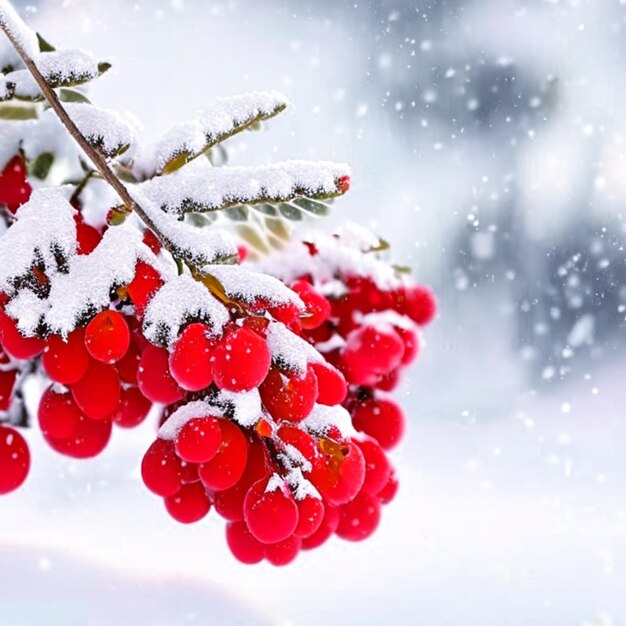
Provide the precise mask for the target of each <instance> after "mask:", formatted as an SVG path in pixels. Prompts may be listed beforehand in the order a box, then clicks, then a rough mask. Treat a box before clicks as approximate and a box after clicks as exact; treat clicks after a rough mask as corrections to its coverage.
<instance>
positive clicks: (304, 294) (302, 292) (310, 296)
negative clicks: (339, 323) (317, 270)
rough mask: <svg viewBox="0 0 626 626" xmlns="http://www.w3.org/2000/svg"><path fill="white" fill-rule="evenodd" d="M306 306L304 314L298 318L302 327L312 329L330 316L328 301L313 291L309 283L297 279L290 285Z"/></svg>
mask: <svg viewBox="0 0 626 626" xmlns="http://www.w3.org/2000/svg"><path fill="white" fill-rule="evenodd" d="M291 288H292V289H293V291H295V292H296V293H297V294H298V296H300V300H302V302H303V303H304V306H305V308H306V315H303V316H302V317H301V318H300V322H301V323H302V328H305V329H313V328H317V327H318V326H321V325H322V324H323V323H324V322H325V321H326V320H327V319H328V318H329V317H330V302H329V301H328V300H327V299H326V298H325V297H324V296H323V295H322V294H320V293H318V292H317V291H315V289H314V288H313V286H312V285H311V283H309V282H307V281H306V280H298V281H296V282H295V283H294V284H293V285H291Z"/></svg>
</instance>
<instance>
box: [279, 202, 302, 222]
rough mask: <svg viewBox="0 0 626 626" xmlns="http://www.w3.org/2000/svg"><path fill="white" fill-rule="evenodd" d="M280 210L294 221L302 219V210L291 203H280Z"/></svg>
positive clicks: (284, 215) (285, 216)
mask: <svg viewBox="0 0 626 626" xmlns="http://www.w3.org/2000/svg"><path fill="white" fill-rule="evenodd" d="M278 210H279V211H280V214H281V215H282V216H283V217H284V218H286V219H288V220H291V221H292V222H300V221H302V211H301V210H300V209H299V208H298V207H295V206H292V205H291V204H279V205H278Z"/></svg>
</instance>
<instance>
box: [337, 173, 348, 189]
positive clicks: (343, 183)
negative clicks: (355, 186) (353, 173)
mask: <svg viewBox="0 0 626 626" xmlns="http://www.w3.org/2000/svg"><path fill="white" fill-rule="evenodd" d="M336 185H337V188H338V189H339V191H341V193H346V192H347V191H348V189H350V177H349V176H340V177H339V178H338V179H337V181H336Z"/></svg>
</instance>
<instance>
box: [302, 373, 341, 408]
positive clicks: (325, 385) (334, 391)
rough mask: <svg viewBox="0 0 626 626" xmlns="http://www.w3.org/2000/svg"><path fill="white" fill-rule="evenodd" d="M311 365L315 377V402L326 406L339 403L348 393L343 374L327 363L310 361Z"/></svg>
mask: <svg viewBox="0 0 626 626" xmlns="http://www.w3.org/2000/svg"><path fill="white" fill-rule="evenodd" d="M311 367H312V368H313V371H314V372H315V376H316V378H317V389H318V393H317V402H319V404H325V405H327V406H334V405H335V404H341V403H342V402H343V401H344V400H345V399H346V394H347V393H348V385H347V384H346V379H345V378H344V376H343V374H342V373H341V372H340V371H339V370H338V369H336V368H334V367H333V366H332V365H329V364H327V363H312V364H311Z"/></svg>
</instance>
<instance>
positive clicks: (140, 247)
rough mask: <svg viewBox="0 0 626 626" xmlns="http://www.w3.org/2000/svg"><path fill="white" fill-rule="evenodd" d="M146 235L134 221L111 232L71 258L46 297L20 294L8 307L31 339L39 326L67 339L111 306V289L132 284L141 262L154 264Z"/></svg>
mask: <svg viewBox="0 0 626 626" xmlns="http://www.w3.org/2000/svg"><path fill="white" fill-rule="evenodd" d="M25 206H26V205H25ZM20 211H21V209H20ZM72 221H73V220H72ZM18 223H19V222H18ZM13 228H14V227H12V228H10V229H9V231H8V233H10V232H11V231H12V230H13ZM74 237H75V235H74ZM142 237H143V235H142V232H141V230H140V229H139V228H137V226H136V225H135V224H133V223H132V221H131V220H128V221H127V222H126V223H124V224H122V225H120V226H116V227H114V228H109V229H108V230H107V231H106V232H105V233H104V236H103V238H102V241H100V243H99V244H98V246H97V247H96V249H95V250H94V251H93V252H92V253H91V254H87V255H82V256H79V255H75V256H73V257H72V258H71V259H70V261H69V270H68V271H67V272H65V273H56V274H54V275H53V276H51V277H50V292H49V294H48V295H47V297H45V298H40V299H37V300H35V297H34V294H33V293H32V292H31V291H28V290H25V291H22V292H21V293H20V294H18V296H17V297H16V298H14V299H13V300H12V301H11V302H10V303H9V305H8V306H7V312H8V313H9V315H11V317H14V318H16V319H17V320H18V325H19V328H20V330H21V331H22V332H23V333H24V334H26V335H27V336H29V335H33V334H34V333H35V332H36V331H37V329H38V328H41V327H43V328H45V329H46V330H47V331H48V332H51V333H55V334H61V335H63V336H67V335H68V334H69V333H70V332H71V331H72V330H74V328H76V326H77V325H78V324H79V323H80V322H81V321H82V320H83V318H85V317H87V316H93V315H94V314H95V313H97V312H98V311H100V310H102V309H104V308H106V307H108V306H109V304H110V302H111V291H112V290H114V289H115V288H117V287H121V286H123V285H127V284H128V283H130V282H131V281H132V280H133V278H134V275H135V265H136V263H137V260H138V259H141V260H144V261H147V262H149V263H151V264H154V263H155V257H154V255H153V254H152V253H151V252H150V250H149V248H147V246H145V245H144V244H143V241H142ZM2 243H3V244H4V240H3V242H2ZM33 311H36V312H37V314H38V315H37V317H38V319H37V320H35V319H33V318H34V316H33Z"/></svg>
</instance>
